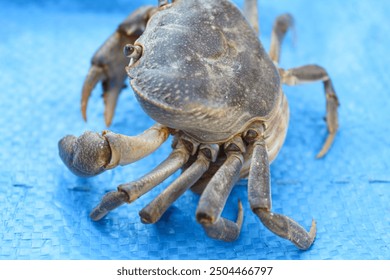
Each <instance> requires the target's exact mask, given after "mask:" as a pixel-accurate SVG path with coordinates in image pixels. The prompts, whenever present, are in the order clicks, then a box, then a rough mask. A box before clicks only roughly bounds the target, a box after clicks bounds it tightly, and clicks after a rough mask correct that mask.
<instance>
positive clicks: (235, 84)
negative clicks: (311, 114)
mask: <svg viewBox="0 0 390 280" xmlns="http://www.w3.org/2000/svg"><path fill="white" fill-rule="evenodd" d="M293 22H294V21H293V18H292V16H291V15H290V14H283V15H281V16H279V17H278V18H277V19H276V21H275V24H274V27H273V32H272V37H271V46H270V51H269V54H268V53H267V52H266V51H265V50H264V48H263V46H262V44H261V42H260V41H259V39H258V29H259V27H258V12H257V1H256V0H245V8H244V12H243V13H242V12H241V11H240V10H239V9H238V8H237V7H236V6H235V5H234V4H233V3H231V2H230V1H228V0H176V1H172V2H169V1H164V0H159V1H158V6H156V7H153V6H146V7H141V8H139V9H137V10H136V11H134V12H133V13H132V14H130V15H129V16H128V17H127V18H126V19H125V20H124V21H123V22H122V23H121V24H120V25H119V27H118V29H117V30H116V31H115V33H114V34H113V35H112V36H111V37H110V38H109V39H108V40H107V41H106V42H105V43H104V44H103V45H102V47H101V48H100V49H98V51H97V52H96V53H95V55H94V57H93V59H92V66H91V68H90V70H89V73H88V75H87V77H86V80H85V83H84V86H83V89H82V99H81V111H82V115H83V117H84V119H86V109H87V103H88V98H89V96H90V94H91V92H92V90H93V88H94V87H95V86H96V85H97V84H98V83H99V82H102V86H103V92H104V94H103V97H104V101H105V105H106V107H105V121H106V124H107V126H109V125H110V123H111V121H112V118H113V115H114V110H115V107H116V103H117V98H118V95H119V93H120V92H121V90H122V88H123V87H124V81H125V79H126V73H127V75H128V76H129V77H130V84H131V87H132V88H133V91H134V93H135V96H136V98H137V100H138V102H139V103H140V105H141V106H142V108H143V110H144V111H145V112H146V114H148V115H149V116H150V117H151V118H152V119H154V120H155V121H156V124H155V125H153V126H152V127H150V128H149V129H147V130H145V131H144V132H143V133H141V134H140V135H137V136H126V135H122V134H116V133H114V132H111V131H108V130H105V131H103V132H102V133H101V134H99V133H96V132H89V131H87V132H85V133H84V134H82V135H81V136H79V137H75V136H72V135H68V136H65V137H64V138H62V139H61V140H60V141H59V154H60V157H61V158H62V160H63V162H64V163H65V165H66V166H67V167H68V168H69V169H70V170H71V171H72V172H73V173H74V174H76V175H78V176H83V177H89V176H94V175H97V174H100V173H102V172H104V171H106V170H109V169H112V168H114V167H116V166H118V165H126V164H130V163H132V162H135V161H137V160H139V159H141V158H143V157H145V156H147V155H149V154H151V153H152V152H153V151H155V150H156V149H157V148H158V147H160V145H162V144H163V143H164V142H165V141H166V140H167V139H168V137H169V136H170V135H171V136H172V138H173V142H172V152H171V154H170V155H169V156H168V157H167V158H166V159H165V160H164V161H163V162H161V163H160V164H159V165H158V166H156V167H155V168H154V169H153V170H151V171H150V172H149V173H147V174H146V175H144V176H143V177H141V178H140V179H138V180H136V181H132V182H129V183H124V184H121V185H119V186H118V188H117V190H116V191H112V192H109V193H107V194H106V195H105V196H104V197H103V198H102V201H101V202H100V204H99V205H97V206H96V207H95V208H94V209H93V210H92V212H91V214H90V216H91V218H92V219H93V220H95V221H97V220H100V219H102V218H103V217H104V216H105V215H107V214H108V213H109V212H110V211H112V210H113V209H115V208H117V207H119V206H120V205H122V204H124V203H131V202H133V201H135V200H136V199H138V198H140V197H141V196H142V195H144V194H145V193H147V192H149V191H150V190H152V189H153V188H154V187H156V186H157V185H159V184H160V183H162V182H163V181H164V180H165V179H167V178H168V177H169V176H171V175H172V174H173V173H175V172H176V171H178V170H179V169H181V170H182V173H181V174H180V175H179V176H178V177H177V178H176V179H175V180H174V181H173V182H172V183H171V184H170V185H169V186H168V187H166V188H165V189H164V190H163V191H162V192H161V193H160V194H159V195H158V196H157V197H156V198H155V199H154V200H152V201H151V202H150V203H149V204H148V205H147V206H146V207H144V208H143V209H142V210H141V211H140V212H139V215H140V217H141V221H142V222H143V223H156V222H157V221H158V220H159V219H160V218H161V216H162V215H163V214H164V212H165V211H166V210H167V209H168V208H169V207H170V206H171V205H172V204H173V203H174V202H175V201H176V200H177V199H178V198H179V197H180V196H181V195H182V194H183V193H184V192H185V191H187V190H188V189H192V190H193V191H194V192H196V193H198V194H200V198H199V203H198V206H197V209H196V220H197V222H199V223H200V224H201V225H202V227H203V228H204V230H205V232H206V234H207V235H208V236H210V237H211V238H215V239H218V240H223V241H234V240H236V239H237V238H238V236H239V234H240V231H241V227H242V222H243V207H242V203H241V202H240V201H239V202H238V211H237V212H238V213H237V218H236V220H234V221H232V220H229V219H227V218H224V217H222V216H221V213H222V211H223V209H224V207H225V205H226V201H227V198H228V197H229V194H230V193H231V190H232V188H233V186H234V185H235V183H236V182H237V181H238V180H240V179H241V178H246V177H247V178H248V200H249V204H250V208H251V210H252V211H253V213H254V214H255V215H256V216H257V217H258V218H259V220H260V221H261V222H262V224H263V225H264V226H265V227H266V228H268V229H269V230H270V231H272V232H273V233H275V234H276V235H278V236H280V237H282V238H285V239H287V240H289V241H291V242H292V243H293V244H295V245H296V246H297V247H298V248H299V249H302V250H307V249H308V248H310V246H311V245H312V243H313V242H314V239H315V236H316V223H315V221H314V219H313V220H312V224H311V227H310V230H309V231H306V230H305V228H304V227H302V226H301V225H299V224H298V223H297V222H296V221H294V220H293V219H291V218H289V217H287V216H285V215H282V214H278V213H274V212H273V211H272V205H271V183H270V163H271V162H272V161H273V160H274V159H275V157H276V156H277V154H278V152H279V150H280V148H281V147H282V145H283V142H284V139H285V136H286V131H287V127H288V119H289V108H288V103H287V99H286V97H285V95H284V93H283V91H282V84H287V85H296V84H301V83H304V82H316V81H320V82H323V84H324V89H325V95H326V123H327V128H328V136H327V138H326V140H325V143H324V145H323V147H322V149H321V150H320V152H319V154H318V157H323V156H324V155H325V154H326V153H327V152H328V150H329V148H330V147H331V145H332V143H333V140H334V138H335V135H336V131H337V129H338V115H337V107H338V105H339V102H338V98H337V96H336V93H335V90H334V88H333V85H332V81H331V79H330V78H329V75H328V73H327V71H326V70H325V69H324V68H322V67H320V66H317V65H306V66H302V67H298V68H292V69H282V68H280V67H279V66H278V63H279V57H280V48H281V43H282V40H283V38H284V37H285V34H286V32H287V31H288V30H289V29H290V28H291V27H292V26H293ZM122 50H123V52H124V55H123V53H122ZM126 65H127V66H126Z"/></svg>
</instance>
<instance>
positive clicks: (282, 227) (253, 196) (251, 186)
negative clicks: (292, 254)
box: [248, 139, 316, 250]
mask: <svg viewBox="0 0 390 280" xmlns="http://www.w3.org/2000/svg"><path fill="white" fill-rule="evenodd" d="M251 163H252V164H251V167H250V171H249V178H248V197H249V203H250V206H251V209H252V211H253V212H254V213H255V214H256V215H257V216H258V217H259V218H260V220H261V222H262V223H263V224H264V225H265V226H266V227H267V228H268V229H269V230H270V231H272V232H273V233H275V234H276V235H278V236H280V237H282V238H285V239H288V240H290V241H291V242H292V243H293V244H294V245H296V246H297V247H298V248H299V249H301V250H307V249H309V248H310V246H311V245H312V243H313V242H314V239H315V236H316V224H315V222H314V220H313V221H312V225H311V229H310V231H309V232H307V231H306V230H305V229H304V228H303V227H302V226H300V225H299V224H298V223H297V222H295V221H294V220H292V219H291V218H289V217H287V216H284V215H281V214H276V213H273V212H271V207H272V203H271V184H270V172H269V161H268V154H267V149H266V147H265V142H264V140H263V139H258V140H257V141H256V142H255V143H254V150H253V155H252V161H251Z"/></svg>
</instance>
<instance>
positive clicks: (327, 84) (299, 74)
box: [279, 65, 339, 158]
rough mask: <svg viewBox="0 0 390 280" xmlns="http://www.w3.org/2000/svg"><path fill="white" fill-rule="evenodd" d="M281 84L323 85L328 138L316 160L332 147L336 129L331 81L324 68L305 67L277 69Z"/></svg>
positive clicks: (335, 100) (334, 101) (315, 66)
mask: <svg viewBox="0 0 390 280" xmlns="http://www.w3.org/2000/svg"><path fill="white" fill-rule="evenodd" d="M279 72H280V74H281V78H282V82H283V83H285V84H287V85H290V86H293V85H298V84H302V83H307V82H316V81H322V82H323V83H324V89H325V95H326V123H327V126H328V132H329V134H328V136H327V138H326V141H325V143H324V145H323V146H322V149H321V151H320V152H319V153H318V154H317V158H320V157H323V156H324V155H325V154H326V153H327V152H328V150H329V148H330V147H331V146H332V143H333V140H334V138H335V136H336V132H337V129H338V114H337V107H338V106H339V101H338V98H337V95H336V92H335V90H334V88H333V84H332V80H331V79H330V78H329V75H328V73H327V72H326V70H325V69H324V68H322V67H321V66H317V65H306V66H302V67H298V68H293V69H289V70H283V69H279Z"/></svg>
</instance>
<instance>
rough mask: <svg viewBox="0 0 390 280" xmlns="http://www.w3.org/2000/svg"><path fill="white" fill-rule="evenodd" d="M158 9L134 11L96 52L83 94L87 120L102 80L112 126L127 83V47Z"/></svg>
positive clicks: (83, 108) (82, 111)
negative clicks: (93, 92) (119, 98)
mask: <svg viewBox="0 0 390 280" xmlns="http://www.w3.org/2000/svg"><path fill="white" fill-rule="evenodd" d="M154 11H155V8H153V7H150V6H145V7H141V8H139V9H137V10H136V11H134V12H133V13H132V14H130V15H129V16H128V17H127V18H126V19H125V20H124V21H123V22H122V23H121V24H120V25H119V27H118V28H117V30H116V31H115V32H114V33H113V34H112V35H111V36H110V37H109V38H108V39H107V40H106V41H105V42H104V44H103V45H102V46H101V47H100V48H99V49H98V50H97V51H96V53H95V54H94V56H93V58H92V61H91V64H92V65H91V69H90V70H89V72H88V75H87V78H86V79H85V82H84V85H83V89H82V94H81V113H82V116H83V118H84V120H87V105H88V100H89V97H90V95H91V92H92V90H93V89H94V87H95V86H96V84H97V83H98V82H100V81H101V82H102V86H103V98H104V103H105V112H104V117H105V122H106V125H107V126H110V124H111V122H112V118H113V115H114V111H115V107H116V104H117V100H118V96H119V93H120V92H121V90H122V89H123V88H124V87H125V83H124V81H125V79H126V71H125V70H124V69H125V66H126V65H127V63H128V59H127V58H126V57H125V56H124V55H123V47H124V46H125V45H126V44H133V43H134V42H135V41H136V40H137V39H138V37H139V36H140V35H141V34H142V33H143V31H144V30H145V27H146V24H147V22H148V20H149V18H150V16H151V15H152V14H153V13H154Z"/></svg>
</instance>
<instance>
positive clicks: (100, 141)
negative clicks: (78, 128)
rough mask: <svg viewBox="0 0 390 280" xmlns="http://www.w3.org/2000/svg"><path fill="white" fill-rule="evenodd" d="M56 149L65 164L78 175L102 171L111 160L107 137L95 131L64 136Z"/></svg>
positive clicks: (86, 175)
mask: <svg viewBox="0 0 390 280" xmlns="http://www.w3.org/2000/svg"><path fill="white" fill-rule="evenodd" d="M58 149H59V154H60V157H61V159H62V161H63V162H64V163H65V165H66V166H67V167H68V168H69V170H70V171H72V172H73V173H74V174H75V175H77V176H80V177H91V176H94V175H98V174H100V173H102V172H103V171H105V170H107V169H108V168H107V165H108V164H109V163H110V160H111V148H110V145H109V143H108V141H107V139H106V138H105V137H104V136H102V135H100V134H98V133H95V132H90V131H87V132H85V133H84V134H83V135H81V136H80V137H75V136H73V135H68V136H65V137H64V138H62V139H61V140H60V141H59V142H58Z"/></svg>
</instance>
